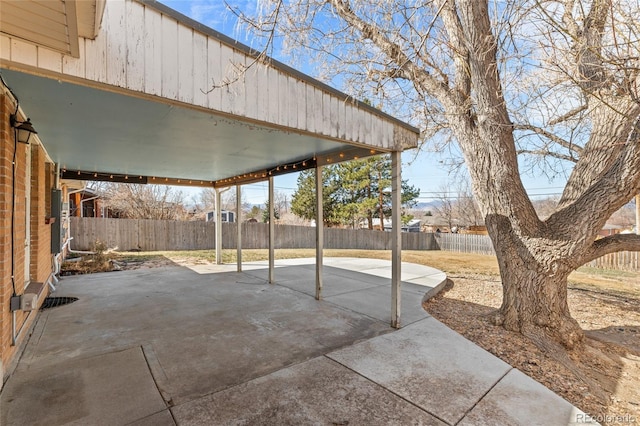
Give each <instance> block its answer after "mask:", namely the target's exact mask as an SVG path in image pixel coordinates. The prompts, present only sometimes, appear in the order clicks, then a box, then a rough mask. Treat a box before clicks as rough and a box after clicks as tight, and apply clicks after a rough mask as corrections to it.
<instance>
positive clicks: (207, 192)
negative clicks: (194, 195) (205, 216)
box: [200, 188, 251, 214]
mask: <svg viewBox="0 0 640 426" xmlns="http://www.w3.org/2000/svg"><path fill="white" fill-rule="evenodd" d="M220 196H221V198H222V210H228V211H233V212H235V211H236V191H235V188H231V190H229V191H224V192H223V193H222V194H220ZM200 202H201V203H202V204H203V206H204V209H205V210H206V211H211V210H215V208H216V207H215V206H216V191H215V189H213V188H205V189H203V190H202V192H200ZM241 206H242V211H243V212H244V213H245V214H246V213H247V212H249V210H250V209H251V206H250V205H249V203H247V201H246V199H245V195H244V193H243V194H242V200H241Z"/></svg>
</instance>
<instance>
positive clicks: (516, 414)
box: [459, 369, 597, 426]
mask: <svg viewBox="0 0 640 426" xmlns="http://www.w3.org/2000/svg"><path fill="white" fill-rule="evenodd" d="M540 407H544V409H540ZM496 422H497V423H499V424H501V425H522V424H527V425H532V426H536V425H539V426H547V425H568V424H575V425H577V424H590V425H594V424H597V423H595V422H593V421H592V419H591V418H590V417H589V416H587V415H585V414H584V413H583V412H582V411H580V410H578V409H576V408H575V407H574V406H573V405H571V404H570V403H568V402H567V401H566V400H564V399H562V398H560V397H559V396H558V395H556V394H555V393H553V392H551V391H550V390H549V389H547V388H546V387H544V386H543V385H541V384H540V383H538V382H536V381H534V380H531V378H529V377H528V376H527V375H525V374H524V373H522V372H520V371H518V370H516V369H512V370H511V371H509V373H507V375H506V376H505V377H504V378H503V379H502V380H500V382H499V383H498V384H497V385H496V386H495V387H494V388H493V389H491V391H490V392H489V393H488V394H487V395H486V396H485V397H484V398H482V400H481V401H480V402H479V403H478V405H476V406H475V407H473V409H472V410H471V412H469V413H468V414H467V415H466V416H465V417H464V419H463V420H462V421H461V422H460V423H459V425H460V426H481V425H486V426H493V425H495V424H497V423H496Z"/></svg>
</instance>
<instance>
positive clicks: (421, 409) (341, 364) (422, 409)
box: [324, 354, 502, 426]
mask: <svg viewBox="0 0 640 426" xmlns="http://www.w3.org/2000/svg"><path fill="white" fill-rule="evenodd" d="M324 357H325V358H327V359H329V360H330V361H332V362H334V363H336V364H338V365H339V366H340V367H342V368H346V369H347V370H349V371H351V372H352V373H354V374H356V375H358V376H360V377H362V378H363V379H365V380H366V381H368V382H369V383H371V384H372V385H374V386H377V387H379V388H381V389H384V390H385V391H387V392H389V393H391V394H392V395H394V396H395V397H397V398H399V399H401V400H403V401H405V402H406V403H407V404H409V405H412V406H414V407H415V408H417V409H418V410H420V411H422V412H424V413H427V414H428V415H430V416H432V417H435V418H436V419H438V420H440V421H441V422H443V423H445V424H447V425H449V426H454V425H452V424H451V423H449V422H447V421H446V420H445V419H443V418H442V417H440V416H438V415H437V414H435V413H431V412H429V411H428V410H425V409H424V408H423V407H421V406H419V405H418V404H416V403H414V402H413V401H411V400H410V399H407V398H406V397H404V396H403V395H401V394H399V393H397V392H394V391H393V390H391V389H389V388H387V387H385V386H383V385H381V384H380V383H378V382H376V381H374V380H372V379H371V378H369V377H367V376H365V375H363V374H362V373H360V372H358V371H357V370H354V369H353V368H351V367H349V366H348V365H346V364H343V363H341V362H340V361H338V360H336V359H333V358H331V354H325V355H324ZM500 380H502V378H501V379H500ZM494 386H495V385H494ZM492 389H493V387H492ZM483 397H484V396H483ZM465 415H466V413H465Z"/></svg>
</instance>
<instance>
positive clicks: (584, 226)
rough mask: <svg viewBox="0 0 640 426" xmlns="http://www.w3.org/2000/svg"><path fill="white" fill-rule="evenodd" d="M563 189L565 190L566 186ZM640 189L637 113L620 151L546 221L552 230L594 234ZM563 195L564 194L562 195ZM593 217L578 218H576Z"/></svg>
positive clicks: (639, 140)
mask: <svg viewBox="0 0 640 426" xmlns="http://www.w3.org/2000/svg"><path fill="white" fill-rule="evenodd" d="M565 191H566V189H565ZM638 192H640V115H636V117H635V120H633V125H632V129H631V131H630V132H629V135H628V137H627V140H626V142H625V144H624V146H623V148H622V149H621V151H620V153H619V154H618V155H617V157H616V158H615V161H613V162H612V164H611V166H610V167H608V168H607V170H606V171H605V172H604V173H603V174H602V175H601V176H600V177H599V178H598V179H597V180H595V181H594V182H593V183H592V184H591V185H590V186H589V187H588V189H587V190H586V191H584V192H583V193H582V194H581V195H580V196H579V197H578V198H577V199H576V200H575V201H574V202H572V203H567V204H563V200H561V201H560V204H559V205H560V206H563V205H564V207H563V208H562V209H561V210H559V211H557V212H556V213H554V214H553V215H551V216H550V217H549V218H548V219H547V221H546V222H547V223H548V224H549V226H551V229H564V230H565V231H564V232H565V233H567V235H575V234H579V235H587V236H591V235H595V234H596V233H597V232H598V231H599V230H600V229H601V228H602V226H603V225H604V224H605V222H606V221H607V219H608V218H609V217H610V216H611V214H613V212H615V211H616V210H618V209H620V208H621V207H622V206H623V205H624V204H626V203H627V202H628V201H629V200H630V199H631V198H632V197H633V196H634V195H636V194H637V193H638ZM563 197H564V195H563ZM585 216H586V217H590V218H592V220H590V221H588V222H585V221H579V220H578V218H579V217H585Z"/></svg>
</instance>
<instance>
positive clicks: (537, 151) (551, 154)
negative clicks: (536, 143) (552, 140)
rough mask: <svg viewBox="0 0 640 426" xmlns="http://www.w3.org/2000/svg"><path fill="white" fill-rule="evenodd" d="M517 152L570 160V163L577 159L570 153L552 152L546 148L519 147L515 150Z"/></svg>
mask: <svg viewBox="0 0 640 426" xmlns="http://www.w3.org/2000/svg"><path fill="white" fill-rule="evenodd" d="M517 153H518V155H522V154H529V155H537V156H544V157H553V158H557V159H559V160H565V161H571V162H572V163H575V162H576V161H577V160H576V159H575V157H572V156H570V155H565V154H560V153H559V152H553V151H551V150H547V149H520V150H518V151H517Z"/></svg>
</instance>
